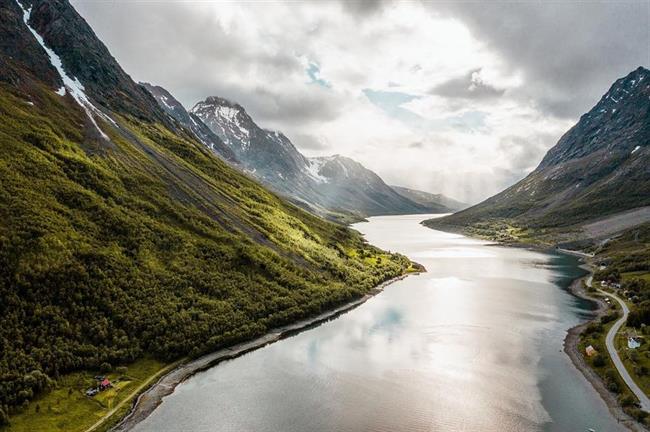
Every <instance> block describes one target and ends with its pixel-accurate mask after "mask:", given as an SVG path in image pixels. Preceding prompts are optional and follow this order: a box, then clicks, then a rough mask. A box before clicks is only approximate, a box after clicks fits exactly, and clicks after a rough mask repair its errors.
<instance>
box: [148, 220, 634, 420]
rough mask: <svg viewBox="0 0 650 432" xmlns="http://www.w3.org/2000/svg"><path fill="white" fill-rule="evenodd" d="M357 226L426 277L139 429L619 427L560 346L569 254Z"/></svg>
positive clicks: (225, 374) (184, 395) (572, 311)
mask: <svg viewBox="0 0 650 432" xmlns="http://www.w3.org/2000/svg"><path fill="white" fill-rule="evenodd" d="M423 219H425V217H424V216H422V215H418V216H386V217H375V218H371V219H370V222H368V223H360V224H357V225H355V228H356V229H358V230H359V231H361V232H362V233H363V234H364V235H365V237H366V238H367V239H368V241H370V242H371V243H373V244H375V245H377V246H379V247H382V248H384V249H389V250H392V251H397V252H401V253H403V254H405V255H408V256H409V257H410V258H411V259H413V260H415V261H417V262H420V263H422V264H424V265H425V267H426V268H427V269H428V272H427V273H425V274H422V275H419V276H412V277H409V278H407V279H405V280H403V281H400V282H398V283H395V284H393V285H391V286H390V287H388V288H387V289H386V290H385V291H384V292H383V293H382V294H380V295H378V296H376V297H374V298H372V299H371V300H369V301H368V302H367V303H365V304H363V305H362V306H360V307H358V308H356V309H354V310H352V311H350V312H348V313H346V314H344V315H343V316H341V317H339V318H337V319H335V320H333V321H331V322H328V323H326V324H323V325H321V326H319V327H316V328H314V329H311V330H309V331H306V332H303V333H300V334H299V335H297V336H294V337H291V338H288V339H285V340H282V341H280V342H278V343H275V344H272V345H269V346H267V347H265V348H262V349H260V350H257V351H254V352H252V353H249V354H247V355H245V356H243V357H240V358H238V359H235V360H232V361H228V362H225V363H222V364H220V365H218V366H216V367H214V368H212V369H210V370H208V371H206V372H203V373H200V374H198V375H196V376H194V377H193V378H191V379H189V380H188V381H186V382H185V383H183V384H182V385H180V386H179V387H178V388H177V389H176V391H175V392H174V393H173V394H172V395H170V396H169V397H167V398H165V399H164V401H163V403H162V404H161V406H160V407H159V408H158V409H157V410H156V411H155V412H154V413H153V414H152V415H151V416H150V417H149V418H148V419H147V420H145V421H144V422H143V423H141V424H140V425H139V426H138V427H137V428H136V430H137V431H152V432H153V431H196V432H198V431H233V432H235V431H236V432H245V431H255V432H259V431H269V432H271V431H273V432H276V431H285V432H292V431H350V432H352V431H355V432H356V431H495V432H503V431H562V432H566V431H585V430H587V429H588V428H594V429H596V430H597V431H618V430H624V429H622V428H621V427H619V426H618V425H617V423H616V420H615V419H613V418H612V417H611V416H610V415H609V412H608V410H607V407H606V406H605V404H604V402H603V401H602V400H601V399H600V398H599V396H598V395H597V394H596V393H595V392H594V391H593V390H592V388H591V387H590V385H589V383H588V382H587V381H586V380H585V379H584V378H583V377H582V375H580V373H579V372H578V371H577V370H576V369H575V368H574V367H573V366H572V364H571V362H570V360H569V358H568V357H567V356H566V354H564V352H563V351H562V343H563V340H564V337H565V335H566V330H567V329H568V328H570V327H572V326H574V325H576V324H577V323H579V322H581V321H584V320H585V319H587V318H588V316H589V315H588V314H589V306H588V305H587V304H585V303H584V302H582V301H581V300H579V299H577V298H575V297H573V296H571V295H570V294H569V293H568V292H567V291H566V286H567V285H568V283H569V282H570V281H571V280H572V279H573V278H574V277H576V276H578V275H579V274H580V271H581V270H579V269H578V267H577V261H576V259H575V258H572V257H566V256H558V255H549V254H543V253H538V252H531V251H527V250H522V249H515V248H506V247H497V246H489V245H487V243H485V242H481V241H477V240H472V239H468V238H466V237H462V236H459V235H453V234H446V233H442V232H439V231H433V230H430V229H428V228H425V227H423V226H421V225H420V224H419V222H420V221H421V220H423Z"/></svg>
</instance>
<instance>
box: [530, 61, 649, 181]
mask: <svg viewBox="0 0 650 432" xmlns="http://www.w3.org/2000/svg"><path fill="white" fill-rule="evenodd" d="M649 113H650V70H648V69H646V68H644V67H639V68H637V69H635V70H634V71H632V72H630V73H629V74H628V75H627V76H625V77H623V78H620V79H618V80H616V81H615V82H614V84H613V85H612V86H611V87H610V89H609V90H608V91H607V93H605V94H604V95H603V96H602V97H601V98H600V100H599V101H598V103H597V104H596V105H595V106H594V107H593V108H592V109H591V110H590V111H589V112H587V113H586V114H584V115H583V116H582V117H580V120H579V121H578V123H577V124H576V125H575V126H574V127H572V128H571V129H570V130H569V131H568V132H567V133H566V134H564V136H562V138H561V139H560V141H559V142H558V143H557V145H556V146H555V147H553V148H552V149H551V150H549V152H548V153H547V154H546V156H545V157H544V159H543V160H542V162H541V163H540V165H539V169H544V168H548V167H551V166H555V165H558V164H560V163H564V162H567V161H569V160H574V159H580V158H583V157H587V156H591V155H594V154H597V153H599V152H610V153H615V154H616V153H620V154H629V153H630V152H632V151H633V149H634V147H635V146H636V144H635V145H633V143H636V142H643V141H644V140H643V139H642V138H643V137H644V136H646V137H647V136H648V134H649V133H650V124H648V121H647V119H648V115H649Z"/></svg>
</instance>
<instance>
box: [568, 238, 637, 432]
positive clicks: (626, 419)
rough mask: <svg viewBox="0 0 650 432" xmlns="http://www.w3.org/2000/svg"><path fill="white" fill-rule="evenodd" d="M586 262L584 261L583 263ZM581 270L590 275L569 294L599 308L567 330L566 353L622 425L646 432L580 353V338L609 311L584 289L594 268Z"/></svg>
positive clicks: (572, 286)
mask: <svg viewBox="0 0 650 432" xmlns="http://www.w3.org/2000/svg"><path fill="white" fill-rule="evenodd" d="M558 251H560V252H561V253H566V254H568V255H573V256H579V257H581V258H583V259H584V258H588V256H584V255H580V254H578V253H570V252H572V251H564V250H559V249H558ZM583 262H584V261H583ZM580 267H581V268H583V269H585V270H587V271H588V272H589V273H588V274H586V275H584V276H580V277H579V278H576V279H574V280H573V281H572V282H571V284H570V285H569V287H568V290H569V292H570V293H571V294H572V295H574V296H576V297H578V298H581V299H583V300H587V301H589V302H591V303H593V304H595V305H597V308H596V309H595V310H594V311H593V317H592V318H591V319H589V320H588V321H585V322H584V323H581V324H578V325H576V326H574V327H571V328H570V329H569V330H567V334H566V336H565V337H564V344H563V346H564V352H565V353H566V354H567V355H568V356H569V358H570V359H571V363H573V366H575V368H576V369H578V370H579V371H580V373H581V374H582V376H584V377H585V379H586V380H587V381H589V383H590V384H591V386H592V387H593V389H594V390H595V391H596V392H597V393H598V394H599V395H600V397H601V399H602V400H603V401H604V402H605V405H606V406H607V408H608V409H609V412H610V413H611V414H612V416H613V417H614V418H615V419H616V421H618V422H619V423H620V424H622V425H623V426H625V427H626V428H627V429H628V430H631V431H634V432H644V431H647V430H648V429H647V428H646V427H645V426H643V425H642V424H641V423H639V422H638V421H636V420H635V419H633V418H632V417H631V416H630V415H628V414H627V413H626V412H625V411H623V408H622V407H621V405H620V404H619V402H618V399H617V398H616V396H615V395H614V394H612V393H611V392H610V391H609V390H608V389H607V388H606V387H605V383H604V382H603V380H602V379H601V378H600V376H598V374H596V372H595V371H594V370H593V369H592V368H591V367H590V366H589V365H588V364H587V363H586V362H585V359H584V357H583V355H582V353H580V350H579V348H578V343H579V341H580V336H581V335H582V333H583V332H584V331H585V329H586V328H587V326H589V325H590V324H591V323H593V322H596V320H598V319H600V317H602V316H603V315H604V314H605V312H606V311H607V310H608V306H607V305H606V304H605V303H604V302H603V301H602V300H600V299H598V298H595V297H591V296H590V295H589V294H588V293H587V291H586V290H585V289H584V285H583V281H584V280H585V279H587V278H589V277H593V273H594V272H593V267H592V266H591V265H590V264H589V263H588V262H585V264H583V265H581V266H580Z"/></svg>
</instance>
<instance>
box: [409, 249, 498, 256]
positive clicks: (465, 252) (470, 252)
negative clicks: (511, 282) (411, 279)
mask: <svg viewBox="0 0 650 432" xmlns="http://www.w3.org/2000/svg"><path fill="white" fill-rule="evenodd" d="M412 256H413V257H414V258H416V259H417V258H420V259H421V258H494V257H495V255H494V254H493V253H490V252H489V251H487V250H479V249H473V248H472V249H469V248H454V247H449V248H443V249H432V250H426V251H422V252H416V253H414V254H412Z"/></svg>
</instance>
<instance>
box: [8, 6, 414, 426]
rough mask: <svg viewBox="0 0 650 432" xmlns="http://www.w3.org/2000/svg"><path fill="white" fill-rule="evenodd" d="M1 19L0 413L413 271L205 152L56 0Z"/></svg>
mask: <svg viewBox="0 0 650 432" xmlns="http://www.w3.org/2000/svg"><path fill="white" fill-rule="evenodd" d="M0 16H2V21H0V36H2V37H0V40H1V41H2V42H0V317H2V325H1V326H0V414H2V413H3V412H5V413H6V412H8V413H9V414H10V415H11V414H12V413H14V412H16V411H17V410H20V409H21V406H23V405H25V404H27V402H28V401H29V400H31V399H32V398H33V397H34V396H35V395H36V394H38V393H39V392H42V391H44V390H46V389H47V388H48V387H50V386H52V385H54V384H53V380H56V379H57V377H59V376H60V375H61V374H65V373H67V372H70V371H75V370H80V369H91V370H94V369H98V368H99V367H100V366H101V365H102V364H108V365H110V366H113V367H114V366H116V365H121V364H125V363H128V362H131V361H133V360H135V359H137V358H139V357H141V356H143V355H144V354H150V355H154V356H156V357H157V358H159V359H164V360H171V359H176V358H179V357H182V356H185V355H196V354H199V353H202V352H206V351H209V350H214V349H216V348H219V347H223V346H226V345H229V344H232V343H234V342H237V341H240V340H243V339H247V338H251V337H252V336H255V335H259V334H261V333H263V332H265V330H267V329H268V328H270V327H273V326H277V325H280V324H283V323H287V322H289V321H292V320H296V319H297V318H300V317H304V316H307V315H311V314H316V313H318V312H320V311H321V310H323V309H324V308H328V307H331V306H333V305H336V304H339V303H341V302H345V301H346V300H349V299H351V298H354V297H358V296H360V295H362V294H364V293H366V292H367V291H368V290H369V289H370V288H371V287H372V286H374V285H376V284H378V283H379V282H381V281H383V280H386V279H388V278H391V277H394V276H397V275H399V274H402V273H403V272H405V271H406V269H407V268H408V267H409V265H410V263H409V262H408V260H407V259H406V258H404V257H401V256H398V255H392V254H387V253H384V252H382V251H380V250H378V249H376V248H374V247H372V246H369V245H368V244H366V243H365V242H364V241H363V240H362V238H361V237H360V235H358V234H357V233H355V232H353V231H351V230H349V229H347V228H345V227H342V226H339V225H334V224H331V223H328V222H325V221H323V220H321V219H318V218H316V217H314V216H312V215H310V214H308V213H306V212H304V211H302V210H300V209H298V208H296V207H294V206H293V205H291V204H288V203H286V202H285V201H283V200H282V199H280V198H278V197H277V196H276V195H275V194H273V193H270V192H268V191H267V190H266V189H264V188H263V187H261V186H260V185H259V184H258V183H256V182H254V181H252V180H250V179H249V178H248V177H246V176H244V175H242V174H240V173H238V172H237V171H236V170H235V169H233V168H231V167H230V166H228V165H227V164H226V163H225V162H223V161H222V160H220V159H219V158H218V157H216V156H215V155H214V154H213V153H211V152H210V151H209V150H208V149H207V148H206V147H205V146H204V145H203V144H201V143H199V142H198V141H197V140H196V139H195V138H193V137H192V136H190V134H187V133H186V132H185V131H184V129H183V128H180V127H178V125H177V123H175V121H174V120H173V119H172V118H170V117H168V116H167V115H166V114H165V113H164V112H163V111H161V110H160V109H159V108H158V106H157V104H156V103H155V101H154V100H153V98H151V96H150V95H149V94H148V93H147V92H146V91H145V90H144V89H143V88H141V87H139V86H138V85H137V84H135V83H133V82H132V81H131V79H130V78H129V77H128V75H127V74H126V73H124V71H122V69H121V68H120V67H119V65H118V64H117V62H116V61H115V60H114V59H113V58H112V57H110V55H109V54H108V51H107V50H106V48H105V47H104V46H103V45H102V44H101V42H100V41H99V40H97V38H96V37H95V35H94V33H93V32H92V30H91V29H90V27H88V25H87V24H86V23H85V22H84V21H83V19H82V18H81V17H80V16H79V15H78V14H77V13H76V12H75V11H74V9H73V8H72V7H71V6H70V5H69V4H68V2H67V1H64V0H35V1H32V2H28V1H24V2H23V3H22V4H19V3H17V2H16V1H14V0H11V1H3V2H1V3H0ZM39 38H40V40H39ZM48 50H49V51H48ZM57 54H58V55H57ZM55 56H56V57H55ZM59 56H60V62H61V64H57V59H58V58H59ZM87 59H88V61H89V62H90V63H85V62H86V60H87ZM105 366H106V365H105Z"/></svg>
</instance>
